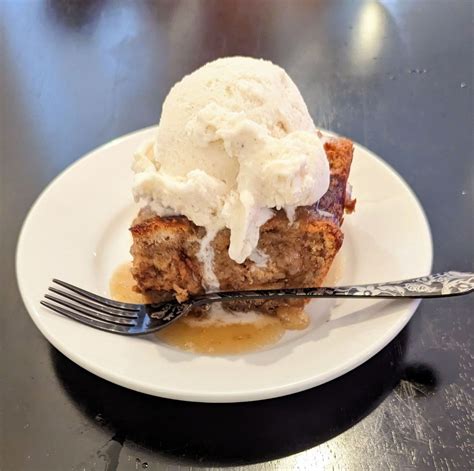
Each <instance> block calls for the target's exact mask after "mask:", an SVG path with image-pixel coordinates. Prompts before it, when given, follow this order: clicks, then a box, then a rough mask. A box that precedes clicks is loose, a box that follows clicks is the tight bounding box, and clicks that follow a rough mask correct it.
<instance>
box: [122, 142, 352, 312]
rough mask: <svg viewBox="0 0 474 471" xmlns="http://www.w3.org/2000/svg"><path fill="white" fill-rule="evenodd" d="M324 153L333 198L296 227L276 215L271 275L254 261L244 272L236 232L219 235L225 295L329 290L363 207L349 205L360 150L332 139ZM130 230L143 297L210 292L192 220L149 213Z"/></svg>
mask: <svg viewBox="0 0 474 471" xmlns="http://www.w3.org/2000/svg"><path fill="white" fill-rule="evenodd" d="M324 147H325V150H326V154H327V156H328V160H329V164H330V169H331V180H330V187H329V190H328V192H327V193H326V194H325V195H324V196H323V198H321V200H320V201H319V202H318V203H317V204H315V205H313V206H311V207H300V208H297V210H296V213H295V221H294V223H293V224H289V221H288V219H287V217H286V213H285V212H284V211H275V216H274V217H273V218H272V219H270V220H269V221H267V222H266V223H265V224H264V225H263V226H262V227H261V229H260V238H259V244H258V248H259V249H260V250H261V251H263V252H264V253H266V254H267V255H268V261H267V264H266V266H265V267H259V266H257V265H256V264H255V263H254V262H253V261H251V260H246V261H245V262H244V263H242V264H238V263H236V262H234V261H233V260H231V259H230V258H229V256H228V247H229V241H230V234H229V231H228V230H227V229H225V230H222V231H220V232H219V233H218V234H217V236H216V238H215V239H214V241H213V242H212V246H213V248H214V252H215V258H214V272H215V274H216V276H217V277H218V279H219V282H220V286H221V289H224V290H232V289H235V290H239V289H252V288H253V289H255V288H281V287H304V286H318V285H320V284H321V283H322V281H323V279H324V277H325V276H326V274H327V272H328V270H329V268H330V266H331V263H332V261H333V259H334V257H335V255H336V253H337V251H338V250H339V248H340V247H341V245H342V241H343V238H344V237H343V234H342V231H341V229H340V225H341V224H342V221H343V216H344V210H345V209H346V210H353V208H354V205H355V200H350V201H346V199H347V197H346V186H347V179H348V176H349V171H350V166H351V162H352V151H353V147H352V142H351V141H350V140H348V139H342V138H341V139H339V138H338V139H330V140H329V141H328V142H326V143H325V145H324ZM130 230H131V233H132V236H133V246H132V249H131V253H132V255H133V266H132V274H133V276H134V278H135V280H136V281H137V288H138V289H139V290H140V291H142V292H153V293H155V294H156V292H159V293H161V294H164V293H166V294H167V295H168V296H169V295H170V294H172V295H174V296H176V297H177V298H178V299H180V300H182V299H186V297H187V296H188V295H193V294H197V293H201V292H203V287H202V266H201V264H200V262H199V260H198V258H197V252H198V250H199V246H200V239H201V238H202V237H203V236H204V235H205V229H203V228H201V227H197V226H196V225H195V224H193V223H192V222H191V221H189V220H188V219H187V218H186V217H184V216H172V217H159V216H153V215H151V214H150V212H149V210H147V209H143V210H142V211H140V213H139V215H138V216H137V218H136V220H135V221H134V223H133V225H132V227H131V229H130ZM298 302H299V301H298ZM299 303H300V302H299ZM289 304H294V303H292V302H290V303H289ZM300 304H301V303H300ZM259 305H260V308H262V309H264V310H266V311H272V310H274V309H275V307H276V306H275V303H268V302H267V303H259ZM234 307H238V308H239V309H240V308H242V307H243V306H234ZM253 307H255V305H253Z"/></svg>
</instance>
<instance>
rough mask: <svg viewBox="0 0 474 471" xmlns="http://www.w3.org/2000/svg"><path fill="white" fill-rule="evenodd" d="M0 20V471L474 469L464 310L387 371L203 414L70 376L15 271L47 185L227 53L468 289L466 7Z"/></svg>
mask: <svg viewBox="0 0 474 471" xmlns="http://www.w3.org/2000/svg"><path fill="white" fill-rule="evenodd" d="M0 12H1V17H0V18H1V22H2V23H1V38H0V45H1V46H0V47H1V50H0V57H1V69H0V74H1V86H0V97H1V113H0V132H1V148H0V159H1V161H0V162H1V186H0V190H1V195H0V196H1V197H0V204H1V213H0V217H1V219H0V230H1V251H0V256H1V259H0V272H1V279H0V280H1V283H0V289H1V293H2V294H1V308H0V312H1V327H0V332H1V344H0V362H1V376H0V381H1V385H0V393H1V396H0V398H1V402H0V406H1V409H0V412H1V415H0V431H1V437H0V439H1V441H0V444H1V449H0V451H1V454H0V469H2V470H5V471H16V470H26V471H28V470H31V471H43V470H44V471H56V470H57V471H63V470H105V469H107V470H108V471H112V470H119V471H128V470H136V469H153V470H161V469H191V468H200V467H210V466H223V467H224V466H243V465H253V466H252V467H251V469H255V470H257V469H258V470H260V469H262V470H280V469H298V470H310V469H337V470H339V469H341V470H362V469H363V470H377V471H378V470H386V469H387V470H399V469H400V470H401V469H403V470H405V469H422V470H423V469H427V470H428V469H430V470H431V469H435V470H446V471H448V470H459V469H466V470H467V469H472V468H473V452H472V432H473V420H472V414H473V408H472V393H473V380H472V368H473V361H474V360H473V349H472V340H473V327H472V319H473V317H472V314H473V310H474V306H473V298H472V297H469V298H468V297H462V298H455V299H450V300H443V301H431V302H423V303H422V305H421V307H420V309H419V310H418V312H417V313H416V314H415V316H414V318H413V320H412V321H411V322H410V324H409V325H408V326H407V327H406V328H405V329H404V330H403V331H402V333H401V334H400V335H399V336H398V337H397V338H396V339H395V340H394V341H393V342H392V343H391V344H390V345H388V346H387V347H386V348H385V349H384V350H383V351H382V352H381V353H379V354H378V355H376V356H375V357H374V358H372V359H371V360H370V361H368V362H367V363H366V364H364V365H363V366H361V367H359V368H357V369H356V370H354V371H352V372H351V373H348V374H346V375H345V376H343V377H341V378H339V379H337V380H335V381H332V382H330V383H328V384H326V385H323V386H321V387H318V388H315V389H313V390H310V391H306V392H303V393H300V394H295V395H293V396H289V397H285V398H281V399H275V400H269V401H262V402H257V403H249V404H234V405H231V404H228V405H225V404H224V405H206V404H192V403H184V402H178V401H171V400H164V399H158V398H153V397H148V396H145V395H142V394H138V393H135V392H133V391H129V390H126V389H123V388H120V387H118V386H115V385H113V384H110V383H108V382H106V381H104V380H102V379H99V378H96V377H95V376H93V375H91V374H89V373H87V372H86V371H84V370H82V369H81V368H80V367H78V366H76V365H75V364H74V363H72V362H71V361H69V360H68V359H66V358H65V357H64V356H63V355H61V354H60V353H58V352H57V351H56V350H55V349H54V348H52V347H51V346H50V345H49V344H48V342H47V341H46V340H45V339H44V338H43V337H42V336H41V335H40V333H39V332H38V330H37V329H36V328H35V327H34V325H33V323H32V322H31V320H30V318H29V317H28V315H27V313H26V311H25V308H24V307H23V303H22V300H21V298H20V295H19V293H18V289H17V285H16V280H15V272H14V254H15V245H16V240H17V237H18V231H19V229H20V226H21V223H22V221H23V219H24V217H25V215H26V212H27V211H28V209H29V207H30V205H31V204H32V203H33V201H34V200H35V198H36V197H37V196H38V194H39V193H40V191H41V190H42V189H43V188H44V187H45V185H46V184H47V183H48V182H49V181H50V180H51V179H52V178H53V177H54V176H56V175H57V174H58V173H59V172H60V171H61V170H62V169H64V168H65V167H66V166H68V165H69V164H70V163H72V162H73V161H75V160H76V159H78V158H79V157H81V156H82V155H83V154H84V153H85V152H87V151H89V150H91V149H93V148H94V147H96V146H98V145H100V144H103V143H105V142H107V141H109V140H110V139H112V138H115V137H117V136H120V135H121V134H124V133H127V132H130V131H133V130H136V129H139V128H142V127H144V126H148V125H151V124H154V123H156V122H157V121H158V118H159V114H160V108H161V104H162V101H163V98H164V97H165V95H166V94H167V92H168V90H169V88H170V86H171V85H172V84H173V83H174V82H175V81H176V80H177V79H179V78H180V77H181V76H182V75H184V74H185V73H188V72H190V71H192V70H193V69H195V68H196V67H198V66H199V65H201V64H203V63H204V62H206V61H208V60H211V59H214V58H216V57H219V56H225V55H235V54H244V55H252V56H261V57H265V58H268V59H271V60H273V61H274V62H276V63H278V64H280V65H282V66H283V67H285V68H286V69H287V70H288V72H289V74H290V75H291V76H292V77H293V79H294V80H295V81H296V83H297V84H298V85H299V87H300V89H301V91H302V94H303V96H304V97H305V98H306V101H307V103H308V106H309V108H310V111H311V113H312V115H313V117H314V119H315V122H316V123H318V124H319V125H321V126H323V127H325V128H329V129H332V130H334V131H336V132H338V133H341V134H344V135H347V136H349V137H351V138H352V139H354V140H356V141H358V142H360V143H362V144H364V145H365V146H367V147H369V148H370V149H372V150H374V151H375V152H376V153H378V154H380V155H381V156H383V158H384V159H385V160H386V161H387V162H389V163H390V164H391V165H392V166H393V167H395V168H396V169H397V170H398V171H399V172H400V173H401V174H402V175H403V177H404V178H405V179H406V180H407V181H408V183H409V184H410V185H411V186H412V187H413V189H414V190H415V192H416V193H417V195H418V196H419V198H420V200H421V202H422V204H423V206H424V207H425V209H426V212H427V215H428V218H429V221H430V224H431V228H432V231H433V238H434V270H435V271H441V270H446V269H451V268H456V269H459V270H466V271H468V270H469V271H473V270H474V266H473V258H474V253H473V240H474V228H473V221H474V217H473V216H474V215H473V208H474V193H473V181H474V172H473V168H474V166H473V165H474V163H473V162H474V152H473V151H474V148H473V93H472V89H473V69H472V63H473V62H472V61H473V28H472V18H473V2H472V0H464V1H462V0H459V1H448V0H446V1H443V0H411V1H410V0H399V1H395V0H393V1H389V0H386V1H381V2H377V1H355V0H354V1H350V0H347V1H342V0H333V1H330V0H327V1H323V0H320V1H294V2H290V1H285V2H266V1H256V0H254V1H237V0H235V1H215V2H211V1H207V2H206V1H202V2H196V1H182V2H174V1H162V2H152V3H151V2H143V1H138V0H137V1H113V0H88V1H86V0H70V1H67V0H48V1H33V0H31V1H21V0H18V1H9V0H6V1H5V0H1V1H0ZM85 191H86V189H85ZM52 230H54V228H52ZM38 250H41V247H38ZM255 463H261V464H255Z"/></svg>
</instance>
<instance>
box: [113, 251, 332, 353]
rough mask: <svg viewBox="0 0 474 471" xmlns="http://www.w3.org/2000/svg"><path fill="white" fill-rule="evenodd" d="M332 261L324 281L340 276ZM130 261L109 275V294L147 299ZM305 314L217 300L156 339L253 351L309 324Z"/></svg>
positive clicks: (201, 348)
mask: <svg viewBox="0 0 474 471" xmlns="http://www.w3.org/2000/svg"><path fill="white" fill-rule="evenodd" d="M336 262H337V258H336V260H335V263H334V264H333V267H332V269H331V273H330V274H329V275H328V277H327V284H335V281H336V279H337V278H339V275H340V272H341V269H340V263H336ZM130 267H131V264H130V262H127V263H124V264H122V265H120V266H119V267H118V268H117V269H116V270H115V272H114V273H113V274H112V277H111V279H110V285H109V290H110V295H111V297H112V298H113V299H115V300H116V301H122V302H128V303H139V304H141V303H147V302H150V301H149V299H147V297H146V296H144V295H143V294H141V293H137V292H136V291H135V290H134V286H135V281H134V279H133V277H132V274H131V271H130ZM309 322H310V319H309V317H308V315H307V314H306V313H305V312H304V311H301V310H300V309H295V308H288V309H285V311H283V312H279V315H278V316H270V315H267V314H261V313H256V312H246V313H231V312H229V311H226V310H224V309H223V308H222V307H221V306H220V304H214V305H211V309H210V311H209V313H208V314H207V315H205V316H203V317H195V316H192V315H188V316H185V317H182V318H181V319H178V320H177V321H175V322H173V323H172V324H171V325H169V326H168V327H166V328H164V329H163V330H161V331H159V332H157V333H156V336H157V338H158V339H159V340H161V341H163V342H165V343H167V344H169V345H172V346H175V347H178V348H180V349H181V350H186V351H190V352H195V353H201V354H206V355H229V354H240V353H246V352H253V351H256V350H261V349H262V348H264V347H267V346H269V345H273V344H275V343H276V342H278V340H280V339H281V337H283V334H284V333H285V331H286V330H301V329H305V328H306V327H307V326H308V325H309Z"/></svg>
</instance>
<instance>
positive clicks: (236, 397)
mask: <svg viewBox="0 0 474 471" xmlns="http://www.w3.org/2000/svg"><path fill="white" fill-rule="evenodd" d="M153 129H156V125H152V126H148V127H145V128H141V129H137V130H135V131H131V132H129V133H126V134H124V135H121V136H119V137H117V138H115V139H112V140H111V141H108V142H107V143H104V144H102V145H100V146H98V147H96V148H94V149H92V150H90V151H89V152H87V153H86V154H84V155H82V156H81V157H79V158H78V159H77V160H75V161H74V162H72V163H71V164H69V165H68V166H67V167H66V168H64V169H63V170H62V171H61V172H60V173H59V174H58V175H56V176H55V177H54V178H53V179H52V180H51V181H50V182H49V183H48V184H47V185H46V186H45V188H44V189H43V190H42V191H41V192H40V193H39V195H38V196H37V197H36V199H35V201H34V202H33V204H32V205H31V207H30V209H29V210H28V212H27V214H26V216H25V219H24V221H23V223H22V226H21V229H20V232H19V235H18V240H17V245H16V251H15V272H16V281H17V285H18V288H19V292H20V295H21V298H22V301H23V303H24V305H25V307H26V311H27V312H28V315H29V317H30V318H31V320H32V321H33V323H34V324H35V326H36V327H37V328H38V330H39V331H40V332H41V334H42V335H43V336H44V337H45V338H46V339H47V340H48V342H49V343H50V344H51V345H52V346H53V347H54V348H56V349H57V350H58V351H60V352H61V353H62V354H63V355H64V356H66V357H67V358H69V359H70V360H71V361H72V362H74V363H76V364H77V365H79V366H80V367H81V368H84V369H85V370H86V371H89V372H90V373H92V374H94V375H96V376H99V377H100V378H103V379H105V380H107V381H110V382H112V383H114V384H116V385H119V386H121V387H125V388H128V389H132V390H135V391H138V392H141V393H145V394H148V395H152V396H158V397H163V398H168V399H174V400H184V401H191V402H206V403H232V402H251V401H258V400H264V399H270V398H276V397H283V396H286V395H290V394H294V393H297V392H301V391H304V390H307V389H310V388H312V387H316V386H319V385H321V384H324V383H326V382H329V381H331V380H333V379H335V378H338V377H340V376H343V375H344V374H346V373H348V372H349V371H351V370H353V369H355V368H357V367H358V366H360V365H362V364H363V363H365V362H366V361H367V360H369V359H370V358H372V357H373V356H375V355H376V354H377V353H379V352H380V351H381V350H382V349H383V348H384V347H385V346H387V345H388V344H389V343H390V342H392V340H393V339H394V338H395V337H396V336H397V335H398V334H399V333H400V331H401V330H402V329H403V328H404V327H405V326H406V325H407V324H408V323H409V321H410V319H411V318H412V316H413V314H414V313H415V311H416V310H417V308H418V306H419V304H420V302H421V300H420V299H415V300H411V301H410V302H409V303H407V306H406V308H405V309H406V313H405V314H404V315H400V317H399V318H398V319H397V322H396V323H395V326H394V328H393V331H392V333H391V335H390V336H388V337H382V338H381V339H382V340H378V341H377V342H375V344H374V343H372V344H370V348H366V349H364V350H362V351H361V352H360V354H359V355H358V357H357V360H355V361H354V360H353V359H349V360H347V361H346V362H345V363H344V364H342V365H341V367H340V368H338V369H337V370H334V371H332V372H329V373H326V374H324V373H321V374H319V375H316V376H311V377H309V378H305V379H303V380H299V381H296V382H290V383H286V384H284V385H277V386H273V387H266V388H260V389H256V390H251V391H248V392H245V393H237V394H236V393H233V392H232V391H226V392H222V391H219V392H217V393H214V392H213V391H207V392H206V391H200V392H192V391H191V392H190V391H189V390H179V389H176V388H174V389H169V388H166V387H165V388H162V387H159V388H158V387H150V386H149V385H148V384H144V383H142V382H141V381H140V380H137V379H133V380H130V379H128V378H127V379H124V378H123V377H122V376H120V375H116V374H114V372H113V371H109V370H107V369H105V368H103V367H102V366H101V365H94V364H92V365H91V364H89V363H88V362H87V361H83V360H82V358H81V357H80V355H79V354H76V353H75V352H74V351H71V350H68V349H67V348H65V347H64V344H61V343H60V342H58V341H56V338H55V337H54V336H53V335H51V334H50V333H49V331H48V329H47V328H46V327H45V326H44V325H43V324H42V323H40V322H39V320H38V319H37V317H36V315H35V314H33V313H35V307H34V306H33V303H32V301H31V300H30V299H29V298H28V296H27V293H26V291H25V287H24V285H23V284H22V281H21V277H20V272H21V266H20V265H21V263H22V259H21V251H22V246H23V244H24V243H25V242H24V240H25V237H26V236H25V234H26V232H27V229H28V225H29V221H30V219H31V218H32V215H33V214H34V212H35V210H36V208H37V206H38V205H39V203H40V202H41V200H42V199H43V197H44V196H45V194H46V193H47V192H48V191H49V189H50V188H51V187H52V186H53V185H54V184H55V183H56V182H57V181H58V180H60V179H61V178H62V177H63V176H64V175H66V174H67V173H69V172H72V171H74V169H75V168H76V166H77V165H79V164H80V163H81V162H83V161H84V160H86V159H90V158H93V156H94V155H95V154H97V153H100V152H101V151H104V150H105V149H107V148H108V147H111V146H114V145H120V143H121V142H122V141H126V140H127V139H129V138H131V137H134V136H135V135H137V134H140V133H144V134H145V133H146V132H150V131H152V130H153ZM318 129H319V130H320V131H321V132H323V133H324V134H327V135H329V136H331V137H341V136H340V135H339V134H337V133H334V132H332V131H328V130H325V129H323V128H318ZM353 144H354V147H356V148H359V149H361V150H363V151H364V152H366V153H367V154H368V155H370V157H371V158H373V159H375V160H376V161H377V162H378V163H379V164H381V165H382V166H383V167H384V169H385V171H387V172H388V173H390V174H392V175H393V176H395V177H396V178H397V179H398V180H399V181H400V183H402V184H403V187H404V189H405V190H406V191H407V192H408V193H409V195H410V196H411V198H412V200H413V201H414V203H415V205H416V207H417V209H418V212H419V213H420V216H421V220H420V222H421V223H422V225H423V227H424V230H425V233H426V236H427V237H426V241H425V242H426V246H427V247H426V249H427V250H428V251H429V259H428V262H427V266H426V267H422V268H423V270H421V271H426V272H427V274H428V273H429V272H431V270H432V266H433V236H432V233H431V228H430V225H429V221H428V218H427V216H426V213H425V210H424V208H423V206H422V204H421V202H420V200H419V198H418V196H417V194H416V193H415V191H414V190H413V189H412V188H411V186H410V185H409V184H408V183H407V182H406V181H405V179H404V178H403V177H402V176H401V175H400V174H399V173H398V172H397V170H395V169H394V168H393V167H392V166H391V165H390V164H388V163H387V162H386V161H385V160H383V159H382V158H381V157H380V156H378V155H377V154H375V153H374V152H373V151H371V150H370V149H368V148H367V147H365V146H364V145H361V144H359V143H358V142H356V141H353Z"/></svg>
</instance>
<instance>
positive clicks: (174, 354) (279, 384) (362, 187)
mask: <svg viewBox="0 0 474 471" xmlns="http://www.w3.org/2000/svg"><path fill="white" fill-rule="evenodd" d="M152 133H153V128H149V129H145V130H142V131H138V132H136V133H133V134H130V135H127V136H124V137H122V138H120V139H117V140H114V141H112V142H110V143H109V144H107V145H105V146H103V147H100V148H99V149H97V150H95V151H93V152H92V153H90V154H88V155H87V156H85V157H84V158H82V159H80V160H78V161H77V162H75V163H74V164H73V165H72V166H70V167H69V168H68V169H67V170H66V171H64V172H63V173H62V174H61V175H59V176H58V177H57V178H56V179H55V180H54V181H53V182H52V183H51V184H50V185H49V186H48V187H47V188H46V189H45V190H44V192H43V193H42V195H41V196H40V197H39V198H38V200H37V201H36V203H35V204H34V206H33V207H32V209H31V211H30V213H29V215H28V217H27V218H26V220H25V223H24V226H23V229H22V231H21V234H20V238H19V242H18V248H17V277H18V284H19V287H20V291H21V295H22V297H23V300H24V302H25V305H26V308H27V310H28V312H29V314H30V316H31V318H32V319H33V321H34V323H35V324H36V326H37V327H38V328H39V330H40V331H41V332H42V333H43V335H44V336H45V337H46V338H47V339H48V340H49V341H50V342H51V343H52V344H53V345H54V346H55V347H56V348H57V349H58V350H60V351H61V352H62V353H63V354H64V355H66V356H67V357H68V358H70V359H71V360H72V361H74V362H75V363H77V364H78V365H80V366H82V367H83V368H85V369H87V370H89V371H91V372H92V373H95V374H96V375H98V376H101V377H102V378H105V379H107V380H109V381H112V382H114V383H117V384H120V385H122V386H125V387H127V388H131V389H134V390H137V391H141V392H144V393H148V394H153V395H156V396H162V397H169V398H173V399H182V400H188V401H203V402H237V401H252V400H258V399H266V398H271V397H277V396H283V395H286V394H290V393H294V392H296V391H302V390H304V389H308V388H311V387H313V386H317V385H319V384H321V383H324V382H326V381H329V380H331V379H333V378H336V377H337V376H340V375H342V374H344V373H346V372H347V371H349V370H351V369H353V368H355V367H356V366H358V365H360V364H361V363H363V362H364V361H366V360H367V359H369V358H370V357H371V356H373V355H374V354H376V353H377V352H378V351H379V350H380V349H382V348H383V347H384V346H385V345H387V344H388V343H389V342H390V341H391V340H392V339H393V338H394V337H395V336H396V335H397V334H398V332H400V330H401V329H402V328H403V327H404V326H405V325H406V324H407V322H408V321H409V319H410V317H411V316H412V314H413V312H414V311H415V309H416V307H417V306H418V301H410V300H406V301H405V300H403V301H390V302H388V301H368V300H363V299H361V300H359V299H355V300H344V301H340V302H338V303H335V302H334V301H328V300H320V301H313V303H312V310H313V311H314V313H313V320H312V324H311V326H310V327H309V328H308V329H307V330H305V331H303V332H298V333H292V334H289V333H287V334H285V336H284V337H283V339H282V340H281V341H280V342H279V343H278V344H276V345H274V346H272V347H269V348H267V349H266V350H263V351H260V352H256V353H250V354H243V355H241V356H222V357H212V356H199V355H194V354H192V353H186V352H182V351H179V350H176V349H174V348H172V347H169V346H167V345H165V344H162V343H159V342H158V341H157V340H155V339H154V338H153V339H150V338H128V337H123V336H120V335H112V334H107V333H105V332H102V331H98V330H94V329H91V328H89V327H86V326H83V325H80V324H78V323H76V322H73V321H71V320H69V319H66V318H63V317H61V316H60V315H57V314H55V313H53V312H50V311H48V310H47V309H46V308H44V307H42V306H41V305H40V303H39V301H40V299H41V298H42V296H43V294H44V293H45V292H46V290H47V287H48V285H50V281H51V279H52V278H55V277H56V278H60V279H63V280H66V281H69V282H71V283H73V284H76V285H78V286H81V287H83V288H85V289H87V290H90V291H94V292H96V293H99V294H103V295H108V282H109V279H110V276H111V274H112V272H113V271H114V269H115V268H116V267H117V266H118V265H119V264H120V263H122V262H124V261H126V260H128V259H130V255H129V247H130V244H131V237H130V235H129V232H128V227H129V225H130V222H131V220H132V218H133V217H134V215H135V214H136V211H137V207H136V206H135V204H134V203H133V200H132V197H131V182H132V172H131V170H130V164H131V156H132V153H133V151H134V150H135V149H136V147H137V146H138V145H139V144H140V143H141V142H142V141H143V140H144V139H146V138H148V137H149V136H150V135H151V134H152ZM350 181H351V183H352V185H353V187H354V193H355V195H356V197H357V211H356V212H355V214H353V215H351V216H348V217H346V219H345V222H344V226H343V229H344V232H345V242H344V246H343V249H342V253H341V256H342V259H343V265H344V274H343V276H342V279H341V280H340V282H341V284H343V283H344V284H346V283H370V282H375V281H387V280H398V279H403V278H409V277H414V276H422V275H426V274H428V273H429V272H430V269H431V261H432V244H431V236H430V230H429V227H428V224H427V221H426V218H425V215H424V213H423V210H422V208H421V206H420V204H419V202H418V200H417V199H416V197H415V195H414V194H413V192H412V191H411V190H410V188H409V187H408V186H407V184H406V183H405V182H404V181H403V180H402V178H401V177H400V176H399V175H397V173H395V171H394V170H393V169H391V168H390V167H389V166H388V165H387V164H385V163H384V162H383V161H382V160H380V159H379V158H378V157H376V156H375V155H374V154H373V153H371V152H370V151H368V150H367V149H365V148H363V147H361V146H359V145H356V146H355V155H354V162H353V166H352V171H351V177H350Z"/></svg>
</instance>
